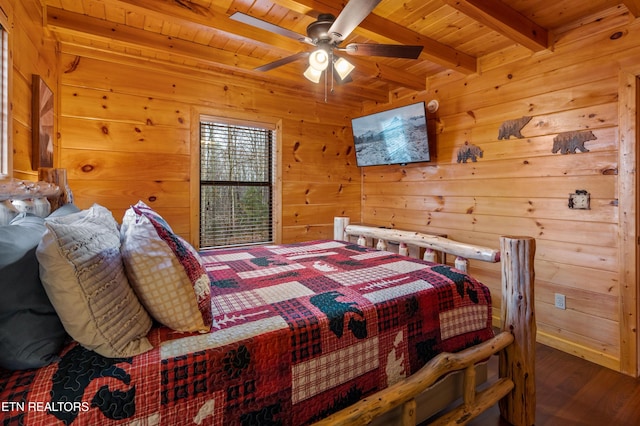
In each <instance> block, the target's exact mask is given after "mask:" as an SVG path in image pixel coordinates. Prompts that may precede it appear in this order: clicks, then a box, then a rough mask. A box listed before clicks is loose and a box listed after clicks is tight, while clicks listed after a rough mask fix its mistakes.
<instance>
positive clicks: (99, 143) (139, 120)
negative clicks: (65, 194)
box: [59, 45, 360, 245]
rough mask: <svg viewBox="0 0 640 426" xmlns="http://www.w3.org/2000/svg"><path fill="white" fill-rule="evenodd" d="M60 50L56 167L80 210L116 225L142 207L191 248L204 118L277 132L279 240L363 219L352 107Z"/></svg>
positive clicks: (307, 236) (249, 84)
mask: <svg viewBox="0 0 640 426" xmlns="http://www.w3.org/2000/svg"><path fill="white" fill-rule="evenodd" d="M61 50H62V53H61V72H60V76H61V82H60V95H61V104H62V107H61V114H60V119H59V120H60V132H59V133H60V147H61V152H60V166H61V167H65V168H67V170H68V175H69V181H70V184H71V188H72V189H73V190H74V192H75V195H76V197H77V203H78V205H79V206H80V207H87V206H88V205H90V204H91V203H94V202H98V203H100V204H103V205H105V206H106V207H108V208H110V209H111V210H112V211H113V212H114V215H115V216H116V218H118V219H119V218H122V214H123V213H124V210H126V209H127V208H128V207H129V205H131V204H134V203H135V202H137V201H138V200H139V199H140V200H142V201H144V202H145V203H147V204H149V205H150V206H152V207H154V208H155V209H156V210H157V211H158V212H159V213H160V214H162V215H163V216H165V217H166V218H167V220H168V221H169V223H170V224H171V226H172V227H173V228H174V230H175V231H176V232H178V233H180V234H182V235H183V236H185V237H187V238H188V239H189V240H191V241H192V242H193V243H194V244H195V245H197V239H198V238H197V235H195V234H196V231H195V230H197V221H198V210H197V209H195V208H193V206H194V205H195V204H194V203H197V199H198V197H199V193H198V187H197V183H198V179H199V177H198V172H199V169H198V158H199V152H198V148H199V140H198V138H199V135H198V131H199V117H200V114H204V115H209V116H218V117H223V118H225V119H236V120H240V121H243V120H248V121H255V122H260V123H265V124H267V125H271V126H275V127H276V128H277V130H276V132H277V133H278V140H279V144H280V147H279V152H278V158H277V163H278V166H279V171H278V173H277V174H278V185H279V188H281V191H280V193H281V194H282V196H281V199H280V201H279V211H280V212H281V218H280V221H279V224H278V226H279V228H280V231H279V235H281V241H283V242H291V241H301V240H309V239H315V238H321V237H324V238H328V237H330V236H331V235H333V234H332V232H333V231H332V229H333V228H332V226H333V217H334V216H336V215H349V216H352V217H359V212H360V172H359V170H358V168H357V167H356V166H355V157H354V153H353V152H352V151H353V150H352V144H353V141H352V136H351V132H350V127H349V123H350V122H349V121H348V117H350V116H352V115H353V112H352V111H353V109H354V108H358V109H359V108H360V106H356V105H350V106H349V104H346V106H344V105H342V106H341V104H340V102H337V103H331V104H325V103H324V101H323V100H322V98H320V99H314V98H310V97H300V96H298V95H297V94H296V93H295V92H293V91H287V90H285V89H270V88H269V87H266V86H264V85H262V84H258V83H256V82H254V81H252V80H248V79H243V78H238V77H232V76H228V75H222V74H216V73H210V72H204V71H198V70H195V69H194V70H187V69H180V68H172V67H170V66H166V65H163V66H156V65H154V64H153V63H149V62H147V61H144V62H141V63H137V62H135V61H133V60H127V59H123V58H122V57H121V56H117V55H109V54H106V53H97V52H95V51H92V50H90V49H83V48H77V47H67V46H64V45H63V46H62V47H61ZM194 185H195V186H194Z"/></svg>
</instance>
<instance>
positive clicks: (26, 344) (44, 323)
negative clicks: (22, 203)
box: [0, 213, 67, 370]
mask: <svg viewBox="0 0 640 426" xmlns="http://www.w3.org/2000/svg"><path fill="white" fill-rule="evenodd" d="M45 230H46V228H45V226H44V220H43V219H42V218H39V217H37V216H33V215H30V214H25V213H21V214H19V215H18V216H17V217H15V218H14V219H13V220H12V221H11V223H10V224H9V225H6V226H0V295H1V297H0V366H1V367H3V368H6V369H10V370H22V369H27V368H37V367H42V366H45V365H47V364H49V363H51V362H53V361H55V360H56V359H57V358H58V353H59V352H60V349H62V346H63V344H64V342H65V339H66V336H67V334H66V332H65V331H64V328H63V327H62V323H61V322H60V319H59V318H58V315H57V314H56V312H55V310H54V309H53V306H52V305H51V303H50V302H49V298H48V297H47V294H46V293H45V291H44V288H43V287H42V284H41V282H40V274H39V267H38V261H37V259H36V254H35V251H36V247H37V246H38V243H39V242H40V240H41V239H42V235H43V234H44V232H45Z"/></svg>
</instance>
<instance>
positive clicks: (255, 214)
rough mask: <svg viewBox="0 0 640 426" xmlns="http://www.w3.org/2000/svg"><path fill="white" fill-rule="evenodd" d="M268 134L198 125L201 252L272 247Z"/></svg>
mask: <svg viewBox="0 0 640 426" xmlns="http://www.w3.org/2000/svg"><path fill="white" fill-rule="evenodd" d="M274 133H275V131H274V130H272V129H266V128H260V127H252V126H251V125H237V124H227V123H223V122H215V121H211V122H209V121H204V120H203V121H201V123H200V247H202V248H204V247H221V246H236V245H247V244H263V243H271V242H273V180H274V179H273V175H274V172H273V157H274V155H273V152H274V148H273V145H274Z"/></svg>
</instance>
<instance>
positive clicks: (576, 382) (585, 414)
mask: <svg viewBox="0 0 640 426" xmlns="http://www.w3.org/2000/svg"><path fill="white" fill-rule="evenodd" d="M497 365H498V361H497V357H492V358H491V361H490V363H489V376H490V380H491V377H492V376H497V368H498V367H497ZM536 400H537V404H536V425H537V426H637V425H640V379H634V378H632V377H629V376H625V375H623V374H620V373H617V372H615V371H612V370H609V369H607V368H604V367H600V366H598V365H596V364H593V363H591V362H589V361H585V360H583V359H581V358H578V357H575V356H573V355H569V354H566V353H564V352H561V351H558V350H555V349H552V348H550V347H548V346H544V345H541V344H538V345H537V346H536ZM468 424H469V425H471V426H498V425H499V426H504V425H507V424H508V423H506V422H505V421H504V420H502V419H501V418H500V412H499V410H498V407H497V405H496V406H494V407H492V408H491V409H490V410H488V411H486V412H484V413H483V414H482V415H480V416H479V417H477V418H475V419H474V420H472V421H471V422H469V423H468Z"/></svg>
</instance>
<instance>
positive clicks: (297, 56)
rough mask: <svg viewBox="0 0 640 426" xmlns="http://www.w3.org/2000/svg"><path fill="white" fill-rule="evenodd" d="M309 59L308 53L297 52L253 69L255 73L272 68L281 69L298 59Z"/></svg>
mask: <svg viewBox="0 0 640 426" xmlns="http://www.w3.org/2000/svg"><path fill="white" fill-rule="evenodd" d="M307 57H309V52H299V53H296V54H295V55H291V56H287V57H286V58H282V59H278V60H277V61H273V62H270V63H268V64H265V65H262V66H259V67H257V68H255V71H262V72H264V71H269V70H272V69H274V68H278V67H281V66H283V65H287V64H290V63H291V62H294V61H297V60H298V59H302V58H307Z"/></svg>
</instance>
